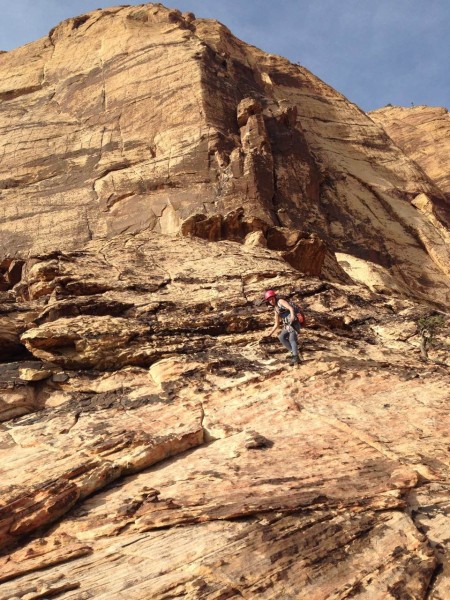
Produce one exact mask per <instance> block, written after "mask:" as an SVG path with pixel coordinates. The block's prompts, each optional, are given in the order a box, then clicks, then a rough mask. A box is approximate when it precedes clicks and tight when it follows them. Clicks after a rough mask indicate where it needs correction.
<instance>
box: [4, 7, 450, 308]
mask: <svg viewBox="0 0 450 600" xmlns="http://www.w3.org/2000/svg"><path fill="white" fill-rule="evenodd" d="M0 74H1V77H0V82H1V83H0V98H1V104H0V126H1V127H2V144H3V148H4V150H3V154H2V162H1V165H0V188H1V189H0V192H1V196H0V201H1V213H0V232H1V239H0V244H1V255H2V256H7V257H11V256H21V257H25V256H26V255H27V254H28V252H30V251H32V252H34V253H36V252H48V251H51V250H54V249H60V250H64V249H75V248H79V247H81V246H82V245H83V244H84V243H85V242H87V241H88V240H90V239H98V238H102V237H112V236H115V235H117V234H119V233H121V232H128V233H137V232H139V231H155V232H161V233H165V234H175V233H178V232H180V231H184V232H188V234H190V235H197V234H199V235H200V236H201V237H205V238H206V239H211V240H214V239H216V240H217V239H233V240H238V241H243V240H244V239H245V237H246V236H247V235H248V234H251V233H253V232H255V231H262V232H263V234H264V236H265V237H266V238H268V237H272V239H273V236H272V234H271V231H272V228H274V227H275V228H278V229H280V228H281V229H282V230H283V229H284V230H285V231H287V233H286V234H285V235H284V241H283V245H282V246H278V247H277V248H275V249H276V250H282V251H284V252H286V255H287V260H288V262H289V263H290V264H291V265H293V266H295V267H296V268H298V269H300V270H301V271H303V272H305V273H310V274H318V272H323V273H324V274H325V275H328V276H330V274H331V273H334V275H336V274H337V275H338V277H340V279H341V281H344V280H345V275H344V273H343V272H342V267H341V269H338V268H337V266H336V265H335V266H334V267H332V261H331V262H330V260H331V259H330V257H332V256H333V255H334V253H335V252H339V253H344V254H347V255H350V256H351V257H354V258H355V259H357V260H364V261H367V262H368V263H370V265H375V266H374V268H375V269H378V273H380V272H381V273H384V275H383V278H384V279H385V280H386V281H387V282H388V286H389V285H390V282H391V280H392V279H393V280H394V284H395V285H396V286H397V287H398V288H399V289H401V290H402V291H403V292H404V293H407V294H409V295H411V294H412V295H415V296H417V297H422V298H424V299H425V298H426V299H429V300H432V301H435V302H438V303H441V304H447V303H448V301H449V280H448V275H449V273H448V271H449V267H448V265H449V264H450V257H449V254H448V237H445V239H444V241H443V236H444V235H445V236H448V223H449V210H448V205H446V204H445V200H444V195H443V191H442V188H440V187H439V186H438V185H436V183H435V182H433V181H432V180H431V179H430V178H428V177H427V176H426V175H425V174H424V172H423V171H422V169H420V168H419V167H418V166H417V164H416V163H415V162H413V161H411V160H410V159H409V158H408V157H407V156H406V155H405V154H404V153H403V152H402V151H401V150H400V149H399V147H398V146H397V145H395V144H394V143H393V142H392V140H391V139H390V137H388V136H387V135H386V133H385V131H384V129H382V127H380V126H379V125H377V124H375V123H374V121H373V120H372V119H371V118H369V117H368V116H366V115H365V114H364V113H363V112H362V111H360V110H359V109H358V108H357V107H356V106H355V105H354V104H352V103H350V102H348V101H347V100H346V99H345V98H344V97H343V96H341V95H340V94H338V93H337V92H336V91H335V90H333V89H332V88H330V87H329V86H327V85H326V84H325V83H323V82H322V81H320V80H319V79H318V78H316V77H315V76H314V75H312V74H311V73H310V72H308V71H307V70H306V69H304V68H302V67H301V66H298V65H294V64H291V63H289V62H288V61H287V60H285V59H283V58H282V57H279V56H274V55H269V54H266V53H264V52H261V51H260V50H258V49H256V48H254V47H252V46H249V45H247V44H245V43H244V42H241V41H240V40H238V39H236V38H235V37H234V36H233V35H232V34H231V32H230V31H229V30H228V29H227V28H225V27H223V26H222V25H220V24H219V23H217V22H215V21H209V20H202V19H195V17H194V16H193V15H192V14H181V13H179V12H178V11H176V10H168V9H166V8H164V7H163V6H161V5H152V4H148V5H144V6H139V7H116V8H111V9H107V10H103V11H102V10H98V11H94V12H92V13H89V14H87V15H85V16H82V17H78V18H75V19H69V20H68V21H65V22H63V23H62V24H60V25H58V26H57V27H56V28H55V29H53V30H52V31H51V32H50V33H49V35H48V37H46V38H43V39H41V40H38V41H37V42H34V43H31V44H28V45H27V46H24V47H22V48H19V49H17V50H14V51H12V52H9V53H5V54H2V55H1V56H0ZM419 194H425V195H426V196H427V198H428V200H429V213H427V214H423V213H422V212H421V210H420V209H418V208H417V207H416V206H415V205H414V199H415V198H416V197H417V196H418V195H419ZM292 233H295V234H296V241H295V243H293V242H292V235H291V234H292ZM311 235H315V236H317V238H318V239H319V240H322V242H323V245H322V246H320V245H319V246H317V248H316V249H317V252H316V255H315V256H314V257H313V260H310V258H311V257H310V253H309V252H306V255H307V256H308V260H310V264H314V267H313V268H312V270H311V269H310V268H309V267H308V266H306V265H305V264H304V259H303V256H304V254H305V252H304V250H305V247H304V246H298V243H299V242H300V241H302V240H308V239H309V237H310V236H311ZM288 238H291V242H290V243H291V245H288V243H287V242H286V240H287V239H288ZM305 243H306V242H304V244H305ZM325 247H326V248H327V252H328V257H329V258H328V259H326V256H325V253H324V250H323V248H325ZM306 249H308V251H309V249H310V248H309V247H308V246H307V245H306ZM347 263H348V261H344V263H343V265H344V270H345V268H346V264H347ZM327 265H328V268H327ZM369 270H370V269H369ZM355 273H356V270H355V269H351V274H352V276H355ZM369 283H370V282H369Z"/></svg>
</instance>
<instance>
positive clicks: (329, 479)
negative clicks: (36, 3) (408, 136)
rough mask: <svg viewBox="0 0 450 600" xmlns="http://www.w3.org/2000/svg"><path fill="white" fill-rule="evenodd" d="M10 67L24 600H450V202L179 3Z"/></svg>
mask: <svg viewBox="0 0 450 600" xmlns="http://www.w3.org/2000/svg"><path fill="white" fill-rule="evenodd" d="M0 73H1V74H2V77H1V79H0V123H1V126H2V134H3V135H2V141H1V143H2V146H3V149H2V150H3V152H2V161H1V164H0V182H1V189H0V194H1V195H0V201H1V207H2V213H1V217H0V236H1V237H0V481H1V486H0V600H17V599H20V600H38V599H46V598H53V597H55V598H61V599H62V600H87V599H89V598H95V599H96V600H98V599H104V600H111V599H116V598H117V599H119V598H126V599H127V600H131V599H133V600H148V599H149V598H152V600H168V599H169V598H170V599H172V600H174V599H178V598H179V599H182V598H183V599H189V600H225V599H236V600H237V599H239V598H248V599H253V598H255V599H256V598H258V599H263V600H269V599H270V600H294V599H295V600H297V599H302V600H325V599H334V600H337V599H341V600H343V599H349V598H358V599H361V600H363V599H364V600H375V599H379V600H385V599H392V600H393V599H396V600H399V599H401V600H406V599H408V600H444V599H447V598H448V597H450V561H449V539H450V535H449V528H450V522H449V512H450V503H449V480H450V463H449V453H448V449H449V448H448V446H449V436H448V432H449V430H450V420H449V412H448V404H449V392H448V390H449V387H450V386H449V384H450V377H449V366H450V359H449V348H450V323H449V319H448V315H447V314H446V313H445V312H442V311H441V310H439V309H437V308H435V307H433V306H432V305H430V301H432V302H433V303H438V304H441V305H448V300H449V296H448V294H449V283H448V279H447V276H446V273H447V271H448V266H449V264H450V261H449V260H448V250H449V246H448V216H449V215H448V204H447V203H446V202H447V197H446V195H445V194H446V190H445V189H444V187H443V186H442V182H438V181H437V178H435V177H432V174H431V173H428V174H425V172H424V170H425V167H423V169H422V168H421V167H420V166H418V164H417V162H416V160H415V159H414V160H411V158H409V157H408V156H407V149H405V150H404V151H403V150H402V149H400V147H399V146H400V144H399V142H398V141H396V140H394V141H395V143H394V141H393V140H392V139H391V137H389V136H388V135H387V134H386V132H385V130H384V129H383V128H382V127H381V126H380V125H377V124H375V123H374V121H373V120H372V119H371V118H369V117H367V116H366V115H364V114H363V113H362V112H361V111H360V110H359V109H358V108H357V107H355V106H354V105H352V104H351V103H349V102H348V101H347V100H346V99H345V98H343V97H342V96H340V95H339V94H337V93H336V92H335V91H334V90H332V89H331V88H329V87H328V86H326V85H325V84H324V83H323V82H321V81H320V80H318V79H317V78H316V77H314V76H313V75H312V74H310V73H309V72H307V71H306V70H305V69H303V68H302V67H300V66H298V65H292V64H290V63H289V62H288V61H286V60H285V59H283V58H281V57H277V56H271V55H267V54H264V53H263V52H261V51H259V50H257V49H256V48H253V47H251V46H248V45H246V44H244V43H243V42H241V41H239V40H237V39H236V38H234V37H233V35H232V34H231V33H230V32H229V31H228V30H227V29H226V28H225V27H223V26H221V25H220V24H218V23H215V22H211V21H204V20H198V19H195V17H194V16H193V15H192V14H185V15H181V14H180V13H179V12H178V11H174V10H168V9H165V8H164V7H162V6H161V5H145V6H141V7H131V8H130V7H119V8H112V9H108V10H104V11H100V10H99V11H94V12H93V13H90V14H88V15H85V16H83V17H79V18H76V19H70V20H69V21H66V22H64V23H62V24H60V25H59V26H57V27H56V28H55V29H54V30H52V32H50V34H49V36H48V38H46V39H43V40H39V41H37V42H34V43H32V44H29V45H27V46H25V47H23V48H19V49H18V50H15V51H13V52H10V53H6V54H4V55H1V56H0ZM384 126H385V125H383V127H384ZM393 137H394V136H393ZM413 158H414V157H413ZM319 274H321V276H320V277H318V275H319ZM348 274H350V275H351V278H352V279H353V280H352V279H351V278H350V277H349V276H348ZM358 280H361V281H363V282H364V283H365V284H366V285H358V284H356V283H355V281H358ZM268 287H273V288H275V289H277V290H278V291H280V292H282V293H295V298H296V299H297V301H298V302H300V303H302V305H303V307H304V309H305V312H306V314H307V319H308V323H309V327H308V328H307V329H305V330H303V331H302V335H301V341H302V358H303V360H302V363H301V365H300V366H299V367H298V368H295V369H291V368H290V367H287V366H286V363H285V360H286V357H285V355H284V353H285V351H284V349H282V348H281V347H280V345H279V344H278V342H277V340H276V339H275V340H272V341H271V340H268V339H261V334H262V333H263V331H264V330H265V329H267V328H268V327H269V326H270V325H271V323H272V319H273V315H272V314H271V312H270V311H268V310H267V309H266V307H265V306H264V305H261V297H262V293H263V291H264V289H266V288H268ZM405 294H406V295H408V296H409V298H408V297H405ZM421 298H423V299H426V300H427V302H426V303H423V302H422V303H421V302H420V299H421ZM427 327H428V329H427ZM425 334H428V336H429V337H430V336H431V338H432V339H430V340H429V351H428V360H424V357H423V343H424V335H425Z"/></svg>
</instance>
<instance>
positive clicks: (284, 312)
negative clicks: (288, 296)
mask: <svg viewBox="0 0 450 600" xmlns="http://www.w3.org/2000/svg"><path fill="white" fill-rule="evenodd" d="M264 300H265V302H266V303H267V304H270V305H271V306H273V308H274V309H275V322H274V324H273V327H272V329H271V330H270V331H269V333H267V334H264V335H263V336H261V339H263V338H265V337H270V336H271V335H273V334H274V333H275V331H277V329H279V328H280V326H282V329H281V332H280V334H279V336H278V339H279V340H280V342H281V343H282V344H283V346H284V347H285V348H286V349H287V350H289V353H290V356H289V358H290V359H291V360H290V364H291V365H298V364H299V363H300V358H299V354H298V335H297V334H298V332H299V331H300V322H299V320H298V318H297V315H296V313H295V306H294V305H292V304H291V303H289V302H288V301H287V300H285V299H284V298H279V297H278V296H277V294H276V292H274V290H267V291H266V292H265V294H264Z"/></svg>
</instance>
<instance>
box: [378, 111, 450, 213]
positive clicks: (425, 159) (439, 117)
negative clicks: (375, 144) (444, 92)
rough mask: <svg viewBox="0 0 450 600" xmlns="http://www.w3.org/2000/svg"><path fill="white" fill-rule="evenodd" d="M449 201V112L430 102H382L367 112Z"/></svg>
mask: <svg viewBox="0 0 450 600" xmlns="http://www.w3.org/2000/svg"><path fill="white" fill-rule="evenodd" d="M369 115H370V117H371V118H372V119H373V120H374V121H375V122H376V123H379V124H380V125H381V126H382V127H383V128H384V129H385V130H386V132H387V133H388V134H389V136H390V137H391V138H392V139H393V140H394V142H395V143H396V144H397V145H398V146H399V147H400V148H401V149H402V150H403V152H404V153H405V154H406V155H407V156H409V157H410V158H412V159H413V160H414V161H415V162H416V163H417V164H418V165H419V166H420V167H422V169H423V170H424V171H425V173H426V174H427V175H428V177H429V178H430V179H431V180H432V181H434V183H435V184H436V185H437V186H438V187H439V188H440V189H441V190H442V191H443V192H444V193H445V195H446V198H447V201H448V202H450V158H449V156H450V115H449V114H448V109H447V108H440V107H434V106H414V107H412V108H405V107H402V106H386V107H384V108H380V109H379V110H374V111H372V112H370V113H369Z"/></svg>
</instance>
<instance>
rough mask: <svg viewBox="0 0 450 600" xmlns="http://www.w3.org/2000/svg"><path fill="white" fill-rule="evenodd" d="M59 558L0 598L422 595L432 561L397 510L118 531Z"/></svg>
mask: <svg viewBox="0 0 450 600" xmlns="http://www.w3.org/2000/svg"><path fill="white" fill-rule="evenodd" d="M82 548H83V546H81V544H80V548H79V549H78V552H82ZM84 548H86V545H85V546H84ZM85 552H87V551H86V550H85ZM18 559H19V556H17V557H15V560H18ZM60 559H61V562H62V561H63V560H66V561H70V562H66V563H65V564H60V565H57V566H55V567H54V568H53V569H47V570H44V571H41V572H39V571H37V572H35V573H31V574H29V575H24V576H22V577H20V578H19V579H14V580H11V581H9V582H5V583H3V584H0V594H1V595H2V597H11V598H12V597H20V598H23V597H25V594H27V596H26V597H27V598H29V599H30V600H31V599H35V598H36V599H37V598H39V597H45V595H46V596H51V595H56V594H57V593H58V592H64V596H63V597H64V599H65V600H80V599H81V598H96V599H98V600H107V599H110V598H122V597H126V598H129V599H131V600H144V599H147V598H150V597H151V598H152V599H154V600H163V599H167V598H193V599H194V598H195V599H197V600H203V599H204V600H206V599H208V600H210V599H216V600H219V599H222V598H229V599H235V598H236V599H238V598H243V597H246V598H247V597H248V598H262V599H264V600H279V599H280V598H283V599H294V598H296V599H297V598H299V599H304V600H322V599H323V598H347V597H358V598H364V599H367V600H368V599H369V598H386V599H388V598H392V599H394V598H399V597H403V598H406V597H411V598H422V597H424V596H423V595H424V592H425V590H426V588H427V586H428V583H429V580H430V577H431V575H432V572H433V569H434V565H435V561H434V558H433V557H432V556H430V551H429V548H428V547H427V545H426V544H425V543H424V542H423V541H422V539H421V535H420V534H418V532H417V530H416V529H415V528H414V526H413V525H412V524H411V521H410V520H409V519H408V518H407V517H405V516H404V515H403V514H401V513H399V512H387V513H379V512H377V513H374V512H372V511H368V512H363V513H356V514H352V513H347V514H345V513H343V512H340V511H327V510H318V511H313V512H309V511H307V512H305V513H303V512H300V513H295V514H292V515H288V516H283V515H275V514H272V515H267V516H262V517H261V518H249V519H246V520H238V521H232V522H223V521H214V522H210V523H204V524H198V525H196V526H186V527H182V528H176V529H170V530H161V531H153V532H149V533H146V534H136V533H135V534H127V535H122V536H120V537H119V538H113V539H112V540H111V539H108V540H105V542H104V543H103V544H100V543H97V547H96V551H95V552H94V553H93V554H89V553H87V555H85V556H81V557H76V556H69V554H68V552H67V549H65V548H64V546H61V550H60ZM70 559H72V560H70ZM27 560H34V559H33V558H29V557H26V560H25V564H26V561H27ZM53 560H55V561H56V557H55V556H54V557H53ZM243 564H245V565H246V568H245V570H243V569H242V565H243ZM112 565H114V567H113V568H114V575H113V576H111V573H112V571H111V569H112ZM23 568H24V565H22V569H23ZM40 594H42V595H40Z"/></svg>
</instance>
